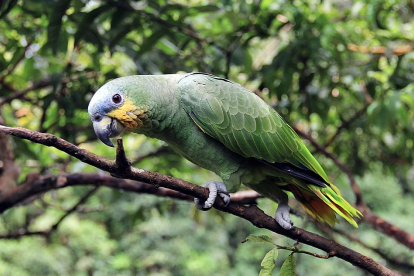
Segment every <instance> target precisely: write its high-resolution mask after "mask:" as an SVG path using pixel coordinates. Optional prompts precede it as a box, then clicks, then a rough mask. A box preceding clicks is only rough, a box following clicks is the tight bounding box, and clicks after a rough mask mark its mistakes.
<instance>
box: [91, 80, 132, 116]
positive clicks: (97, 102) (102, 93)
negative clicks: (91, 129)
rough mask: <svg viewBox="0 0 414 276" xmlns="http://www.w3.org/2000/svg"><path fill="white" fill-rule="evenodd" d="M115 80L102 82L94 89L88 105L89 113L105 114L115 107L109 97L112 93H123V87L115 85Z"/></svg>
mask: <svg viewBox="0 0 414 276" xmlns="http://www.w3.org/2000/svg"><path fill="white" fill-rule="evenodd" d="M115 84H116V82H115V80H113V81H110V82H108V83H106V84H104V85H103V86H102V87H101V88H99V89H98V91H96V93H95V94H94V95H93V97H92V99H91V101H90V102H89V105H88V113H89V115H92V114H95V113H101V114H106V113H109V112H111V111H112V110H113V109H114V108H115V107H114V106H113V105H112V101H111V98H112V96H113V95H114V94H117V93H118V94H120V95H122V96H124V95H125V89H123V87H122V86H121V87H120V86H117V85H115Z"/></svg>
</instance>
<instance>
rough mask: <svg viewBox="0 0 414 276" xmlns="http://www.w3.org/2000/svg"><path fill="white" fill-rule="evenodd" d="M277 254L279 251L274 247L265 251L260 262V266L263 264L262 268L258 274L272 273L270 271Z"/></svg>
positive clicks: (263, 275)
mask: <svg viewBox="0 0 414 276" xmlns="http://www.w3.org/2000/svg"><path fill="white" fill-rule="evenodd" d="M278 254H279V251H278V249H277V248H276V247H275V248H273V249H272V250H270V251H269V252H267V253H266V255H265V256H264V258H263V260H262V262H261V264H260V265H261V266H263V268H262V269H261V270H260V273H259V276H268V275H272V271H273V268H274V267H275V264H276V259H277V255H278Z"/></svg>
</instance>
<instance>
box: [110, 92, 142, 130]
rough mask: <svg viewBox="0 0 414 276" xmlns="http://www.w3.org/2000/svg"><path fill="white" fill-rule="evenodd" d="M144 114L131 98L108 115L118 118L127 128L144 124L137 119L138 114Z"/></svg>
mask: <svg viewBox="0 0 414 276" xmlns="http://www.w3.org/2000/svg"><path fill="white" fill-rule="evenodd" d="M138 114H142V112H139V110H138V108H137V107H136V106H135V105H134V104H133V103H132V101H131V100H129V99H125V101H124V104H123V105H121V106H120V107H119V108H117V109H115V110H112V111H111V112H109V113H108V114H107V115H108V116H109V117H112V118H115V119H117V120H118V121H119V122H120V123H121V124H123V125H124V126H126V127H127V128H136V127H140V126H141V125H142V122H141V120H139V119H137V115H138Z"/></svg>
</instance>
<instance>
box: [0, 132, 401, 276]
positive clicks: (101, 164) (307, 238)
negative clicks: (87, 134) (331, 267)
mask: <svg viewBox="0 0 414 276" xmlns="http://www.w3.org/2000/svg"><path fill="white" fill-rule="evenodd" d="M0 131H1V132H5V133H7V134H10V135H13V136H16V137H19V138H22V139H27V140H30V141H32V142H35V143H40V144H43V145H46V146H53V147H55V148H57V149H59V150H61V151H64V152H66V153H68V154H70V155H72V156H74V157H76V158H77V159H79V160H81V161H82V162H84V163H87V164H90V165H92V166H94V167H97V168H99V169H102V170H105V171H107V172H110V173H113V174H116V175H118V176H120V177H122V178H126V179H132V180H137V181H143V182H147V183H151V184H153V185H155V186H159V187H166V188H170V189H173V190H176V191H179V192H182V193H185V194H188V195H191V196H194V197H198V198H202V199H206V198H207V196H208V190H207V189H206V188H203V187H200V186H197V185H194V184H191V183H189V182H186V181H183V180H180V179H177V178H173V177H171V176H166V175H162V174H159V173H156V172H150V171H145V170H142V169H137V168H133V167H132V168H131V170H127V171H123V172H120V171H117V168H118V166H117V164H116V162H114V161H109V160H107V159H105V158H102V157H99V156H97V155H95V154H93V153H91V152H88V151H86V150H84V149H80V148H78V147H77V146H75V145H73V144H71V143H69V142H67V141H65V140H63V139H61V138H58V137H56V136H54V135H51V134H47V133H39V132H35V131H31V130H28V129H24V128H11V127H5V126H0ZM50 180H52V179H50ZM57 180H58V179H55V180H54V181H52V182H56V181H57ZM57 182H61V183H63V184H64V183H65V182H66V181H57ZM48 184H49V185H53V183H48ZM55 185H56V184H55ZM19 188H20V187H18V188H17V189H19ZM21 189H31V187H23V188H21ZM6 196H7V195H6ZM1 199H3V200H6V201H7V200H8V204H9V208H10V204H11V203H12V202H11V201H10V200H12V199H11V198H10V197H8V196H7V198H5V196H3V197H2V198H1ZM3 207H4V206H3ZM214 207H215V208H216V209H218V210H221V211H224V212H227V213H231V214H233V215H236V216H239V217H241V218H244V219H246V220H248V221H250V222H251V223H252V224H253V225H255V226H257V227H259V228H266V229H268V230H270V231H273V232H275V233H278V234H281V235H284V236H286V237H289V238H291V239H293V240H295V241H298V242H300V243H305V244H308V245H310V246H313V247H316V248H319V249H321V250H323V251H325V252H327V253H328V254H329V256H335V257H338V258H341V259H343V260H345V261H347V262H349V263H351V264H353V265H355V266H357V267H360V268H362V269H365V270H366V271H368V272H370V273H372V274H373V275H398V274H397V273H395V272H393V271H391V270H390V269H388V268H386V267H384V266H382V265H381V264H379V263H376V262H375V261H373V260H372V259H371V258H369V257H367V256H364V255H362V254H360V253H358V252H356V251H353V250H351V249H349V248H347V247H345V246H342V245H340V244H338V243H335V242H333V241H331V240H328V239H326V238H323V237H321V236H319V235H316V234H313V233H310V232H308V231H306V230H303V229H300V228H295V229H293V230H289V231H288V230H285V229H283V228H282V227H280V225H278V224H277V222H276V221H275V220H274V219H273V218H272V217H270V216H268V215H266V214H265V213H264V212H263V211H262V210H260V209H259V208H258V207H257V206H254V205H251V206H243V205H239V204H236V203H230V204H229V205H228V206H227V207H226V206H225V205H224V203H223V201H222V200H218V201H216V202H215V204H214Z"/></svg>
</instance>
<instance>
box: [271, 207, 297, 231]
mask: <svg viewBox="0 0 414 276" xmlns="http://www.w3.org/2000/svg"><path fill="white" fill-rule="evenodd" d="M289 211H290V207H289V205H288V204H287V203H283V202H280V203H279V206H277V210H276V214H275V220H276V221H277V223H279V225H280V226H282V227H283V228H284V229H286V230H292V229H293V228H294V227H293V223H292V221H291V220H290V217H289Z"/></svg>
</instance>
